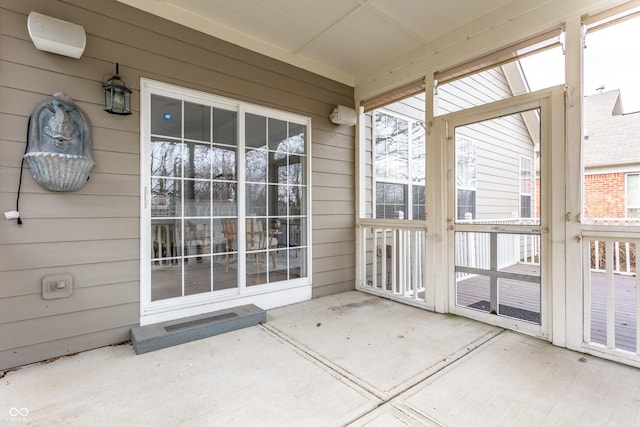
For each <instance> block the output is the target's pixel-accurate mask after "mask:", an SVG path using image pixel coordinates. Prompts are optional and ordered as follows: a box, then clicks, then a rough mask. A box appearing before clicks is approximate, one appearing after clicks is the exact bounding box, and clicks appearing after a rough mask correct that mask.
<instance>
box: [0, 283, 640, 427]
mask: <svg viewBox="0 0 640 427" xmlns="http://www.w3.org/2000/svg"><path fill="white" fill-rule="evenodd" d="M637 384H640V370H639V369H636V368H632V367H628V366H624V365H620V364H616V363H614V362H609V361H604V360H600V359H597V358H594V357H591V356H585V355H582V354H579V353H575V352H572V351H569V350H564V349H560V348H557V347H554V346H552V345H551V344H549V343H547V342H545V341H542V340H538V339H535V338H531V337H527V336H524V335H521V334H518V333H515V332H509V331H503V330H501V329H498V328H495V327H492V326H489V325H484V324H482V323H478V322H474V321H472V320H468V319H464V318H460V317H456V316H449V315H438V314H434V313H430V312H426V311H423V310H420V309H418V308H413V307H408V306H404V305H401V304H398V303H394V302H391V301H389V300H385V299H381V298H378V297H375V296H372V295H368V294H364V293H359V292H346V293H343V294H337V295H332V296H329V297H324V298H319V299H315V300H312V301H308V302H305V303H301V304H295V305H292V306H288V307H283V308H279V309H275V310H271V311H269V312H268V314H267V323H266V324H265V325H256V326H252V327H249V328H246V329H242V330H237V331H233V332H229V333H226V334H222V335H216V336H213V337H208V338H204V339H201V340H198V341H193V342H189V343H185V344H181V345H178V346H175V347H170V348H165V349H161V350H158V351H154V352H150V353H145V354H142V355H138V356H136V355H135V353H134V351H133V348H132V346H131V345H130V344H126V345H119V346H111V347H104V348H100V349H97V350H92V351H88V352H84V353H80V354H78V355H75V356H69V357H62V358H59V359H56V360H53V361H49V362H48V363H37V364H32V365H27V366H24V367H22V368H19V369H16V370H12V371H8V372H6V373H2V372H0V425H12V424H11V423H12V422H13V423H15V424H16V425H20V424H27V425H82V426H84V425H136V426H146V425H149V426H163V425H224V426H227V425H237V426H246V425H260V426H263V425H274V426H288V425H292V426H307V425H309V426H315V425H329V426H333V425H336V426H338V425H360V426H362V425H369V426H374V425H381V426H382V425H384V426H394V425H398V426H406V425H444V426H458V425H483V426H484V425H565V426H567V425H581V426H585V425H620V426H624V425H629V426H631V425H640V405H639V404H638V402H640V388H638V387H637Z"/></svg>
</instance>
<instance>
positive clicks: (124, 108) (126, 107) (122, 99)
mask: <svg viewBox="0 0 640 427" xmlns="http://www.w3.org/2000/svg"><path fill="white" fill-rule="evenodd" d="M119 68H120V66H119V64H118V63H116V75H115V76H112V77H111V78H110V79H109V80H107V81H106V82H105V83H104V84H103V85H102V87H103V89H104V111H106V112H108V113H111V114H121V115H123V116H126V115H128V114H131V89H129V88H128V87H127V85H126V84H125V83H124V82H123V81H122V79H121V78H120V76H119V75H118V72H119Z"/></svg>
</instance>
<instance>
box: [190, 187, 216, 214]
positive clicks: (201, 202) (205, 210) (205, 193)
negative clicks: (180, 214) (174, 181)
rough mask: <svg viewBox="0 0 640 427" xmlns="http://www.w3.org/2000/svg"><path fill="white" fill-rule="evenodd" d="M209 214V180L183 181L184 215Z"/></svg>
mask: <svg viewBox="0 0 640 427" xmlns="http://www.w3.org/2000/svg"><path fill="white" fill-rule="evenodd" d="M210 215H211V181H194V180H185V181H184V216H210Z"/></svg>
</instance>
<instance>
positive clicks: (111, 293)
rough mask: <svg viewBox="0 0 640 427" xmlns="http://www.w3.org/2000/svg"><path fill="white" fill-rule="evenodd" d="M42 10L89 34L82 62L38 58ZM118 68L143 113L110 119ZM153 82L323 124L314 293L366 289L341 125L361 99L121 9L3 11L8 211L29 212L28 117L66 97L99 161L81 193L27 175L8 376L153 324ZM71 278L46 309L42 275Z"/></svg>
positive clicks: (2, 285)
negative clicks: (149, 295)
mask: <svg viewBox="0 0 640 427" xmlns="http://www.w3.org/2000/svg"><path fill="white" fill-rule="evenodd" d="M30 11H36V12H39V13H43V14H46V15H50V16H53V17H56V18H60V19H63V20H67V21H71V22H74V23H76V24H79V25H82V26H83V27H84V28H85V31H86V33H87V47H86V50H85V52H84V55H83V56H82V58H80V59H78V60H75V59H72V58H66V57H62V56H58V55H54V54H51V53H46V52H42V51H38V50H37V49H36V48H35V47H34V46H33V43H32V42H31V40H30V38H29V35H28V31H27V24H26V22H27V15H28V14H29V12H30ZM116 62H119V63H120V75H121V77H122V78H123V79H124V80H125V81H126V82H127V84H128V86H129V87H131V88H132V89H133V90H134V93H133V96H132V104H133V105H132V107H133V110H134V114H133V115H131V116H116V115H110V114H107V113H105V112H103V111H102V103H103V91H102V88H101V84H102V82H103V81H104V80H106V78H108V77H109V76H111V75H112V74H113V73H114V71H115V63H116ZM140 77H146V78H150V79H154V80H158V81H162V82H167V83H171V84H175V85H179V86H183V87H187V88H192V89H197V90H201V91H205V92H208V93H213V94H217V95H221V96H226V97H230V98H234V99H238V100H241V101H247V102H251V103H255V104H259V105H264V106H267V107H272V108H277V109H281V110H285V111H290V112H293V113H297V114H302V115H305V116H309V117H311V119H312V139H313V140H312V148H311V152H312V164H311V169H312V185H313V186H312V225H313V228H312V239H313V240H312V243H313V248H312V250H313V271H312V274H313V276H312V277H313V296H314V297H317V296H321V295H326V294H330V293H335V292H340V291H344V290H349V289H353V287H354V280H355V255H354V252H355V243H354V236H355V229H354V224H355V220H354V213H355V204H354V194H355V190H354V185H355V178H354V170H355V167H354V157H355V156H354V136H355V128H353V127H347V126H336V125H333V124H331V123H330V122H329V120H328V115H329V113H330V112H331V110H332V109H333V107H334V106H335V105H338V104H341V105H347V106H353V102H354V101H353V88H351V87H348V86H346V85H343V84H341V83H338V82H335V81H332V80H329V79H326V78H323V77H320V76H318V75H316V74H313V73H310V72H307V71H303V70H300V69H297V68H295V67H292V66H290V65H287V64H284V63H282V62H279V61H277V60H274V59H271V58H268V57H265V56H262V55H259V54H257V53H254V52H251V51H249V50H246V49H242V48H240V47H238V46H235V45H233V44H230V43H226V42H223V41H221V40H218V39H215V38H212V37H209V36H206V35H204V34H201V33H199V32H196V31H193V30H190V29H188V28H186V27H183V26H180V25H177V24H174V23H170V22H167V21H165V20H163V19H161V18H157V17H154V16H152V15H149V14H146V13H144V12H142V11H139V10H137V9H133V8H130V7H128V6H126V5H123V4H121V3H118V2H116V1H112V0H67V1H64V2H62V1H54V0H0V144H2V154H1V155H0V205H1V206H2V211H8V210H13V209H14V208H15V199H16V191H17V187H18V178H19V172H20V162H21V158H22V155H23V153H24V148H25V141H26V129H27V122H28V117H29V115H30V114H31V112H32V111H33V108H34V107H35V106H36V105H37V104H38V103H40V102H42V101H43V100H47V99H51V95H52V93H54V92H57V91H62V92H65V93H66V94H67V95H69V96H71V97H72V98H73V99H74V100H75V101H76V103H77V105H78V106H79V107H80V108H81V109H83V110H84V112H85V113H86V114H87V116H88V117H89V119H90V121H91V125H92V134H93V146H94V153H93V154H94V158H95V162H96V166H95V167H94V168H93V170H92V172H91V175H90V180H89V181H88V183H87V184H86V185H85V186H84V187H83V188H82V189H81V190H79V191H75V192H70V193H53V192H49V191H46V190H43V189H41V188H40V187H39V186H38V185H37V184H36V183H35V182H34V180H33V178H32V177H31V176H30V173H29V169H28V168H25V170H24V176H23V182H22V193H21V197H20V213H21V216H22V217H23V219H24V225H23V226H22V227H17V226H16V223H15V221H6V220H4V219H2V221H0V369H5V368H9V367H13V366H18V365H21V364H25V363H30V362H34V361H39V360H43V359H47V358H50V357H55V356H59V355H63V354H70V353H74V352H78V351H82V350H87V349H90V348H95V347H100V346H104V345H109V344H113V343H119V342H122V341H126V340H128V339H129V330H130V328H131V326H133V325H137V324H138V322H139V316H140V303H139V298H140V281H139V278H140V265H139V263H140V254H139V252H140V249H139V248H140V243H139V239H140V229H139V221H140V218H139V216H140V209H139V203H140V199H139V197H140V194H139V193H140V190H139V188H140V170H139V168H140V166H139V165H140V158H139V146H140V136H139V126H140V115H139V106H140V103H139V85H140ZM61 273H69V274H72V275H73V277H74V293H73V295H72V296H71V297H69V298H62V299H57V300H44V299H42V298H41V279H42V277H43V276H46V275H49V274H61Z"/></svg>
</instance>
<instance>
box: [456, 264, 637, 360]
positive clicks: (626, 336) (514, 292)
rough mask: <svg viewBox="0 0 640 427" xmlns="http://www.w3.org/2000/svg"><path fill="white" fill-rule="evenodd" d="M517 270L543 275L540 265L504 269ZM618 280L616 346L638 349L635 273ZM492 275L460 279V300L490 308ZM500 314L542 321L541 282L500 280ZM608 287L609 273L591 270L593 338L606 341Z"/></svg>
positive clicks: (523, 265) (516, 271) (460, 302)
mask: <svg viewBox="0 0 640 427" xmlns="http://www.w3.org/2000/svg"><path fill="white" fill-rule="evenodd" d="M503 271H509V272H514V273H525V274H529V275H539V274H540V273H539V267H538V266H535V265H528V264H516V265H513V266H510V267H507V268H505V269H503ZM614 283H615V298H614V301H615V302H614V306H615V334H616V336H615V341H616V347H618V348H620V349H623V350H629V351H633V352H635V351H636V321H637V316H636V308H635V307H636V285H635V277H634V276H627V275H619V274H616V275H615V276H614ZM489 299H490V297H489V277H488V276H470V277H468V278H463V279H460V280H459V281H458V284H457V292H456V304H457V305H459V306H464V307H470V308H473V309H476V310H481V311H487V312H488V311H489V303H488V301H489ZM498 304H499V312H498V314H499V315H502V316H507V317H513V318H516V319H521V320H525V321H529V322H532V323H540V320H539V319H540V286H539V285H538V284H535V283H528V282H522V281H516V280H506V279H499V281H498ZM606 334H607V332H606V289H605V275H604V273H600V272H592V273H591V341H592V342H594V343H598V344H603V345H606V343H607V336H606Z"/></svg>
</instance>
